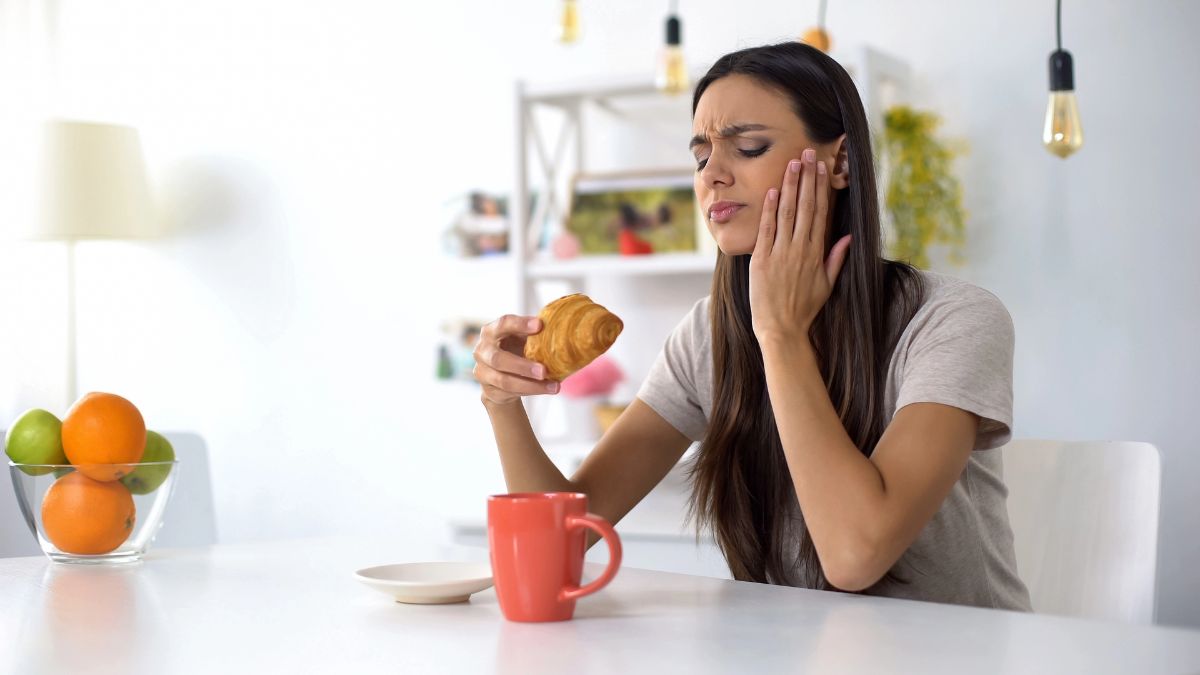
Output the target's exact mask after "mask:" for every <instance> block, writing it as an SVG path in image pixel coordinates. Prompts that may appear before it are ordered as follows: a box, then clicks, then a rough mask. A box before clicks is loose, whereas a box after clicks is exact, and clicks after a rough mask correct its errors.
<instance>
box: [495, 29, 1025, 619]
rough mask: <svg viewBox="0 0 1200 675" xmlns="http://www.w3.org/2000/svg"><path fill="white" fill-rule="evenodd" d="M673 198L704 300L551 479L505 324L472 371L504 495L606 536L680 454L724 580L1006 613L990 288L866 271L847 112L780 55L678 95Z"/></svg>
mask: <svg viewBox="0 0 1200 675" xmlns="http://www.w3.org/2000/svg"><path fill="white" fill-rule="evenodd" d="M692 111H693V115H692V117H693V125H692V126H693V133H694V134H695V136H694V138H693V139H692V141H691V145H690V149H691V150H692V152H693V153H694V157H695V159H696V163H697V170H696V177H695V190H696V195H697V198H698V199H699V201H700V204H701V205H702V206H703V207H704V209H705V211H706V212H707V213H708V216H709V220H708V228H709V232H710V233H711V234H712V236H713V238H714V239H715V240H716V243H717V246H718V248H719V254H718V259H717V265H716V271H715V274H714V277H713V285H712V294H711V296H709V297H708V298H705V299H703V300H701V301H700V302H698V303H696V305H695V306H694V307H693V308H692V310H691V312H690V313H689V314H688V315H687V317H685V318H684V320H683V321H682V322H681V323H680V324H679V326H678V327H677V328H676V329H675V331H674V332H673V333H672V334H671V336H670V337H669V338H668V339H667V342H666V345H665V346H664V347H663V350H662V353H661V354H660V355H659V358H658V360H657V361H656V362H655V364H654V366H653V367H652V369H651V371H650V374H649V376H648V377H647V379H646V381H645V382H644V383H643V384H642V386H641V389H640V390H639V392H638V396H637V398H636V399H635V400H634V401H633V403H632V404H631V405H630V406H629V407H628V409H627V410H626V411H625V412H624V413H623V414H622V415H621V417H620V418H619V419H618V420H617V421H616V422H615V423H614V424H613V425H612V427H611V428H610V429H609V431H608V432H607V433H606V434H605V435H604V437H603V438H602V439H601V440H600V442H599V443H598V444H597V446H596V448H595V450H594V451H593V452H592V453H591V454H590V455H589V456H588V458H587V459H586V461H585V462H584V463H583V465H582V466H581V467H580V468H579V470H578V471H577V472H576V474H575V475H574V476H573V477H572V478H571V479H570V480H568V479H567V478H565V477H564V476H563V475H562V474H561V473H560V472H559V471H558V470H557V469H556V468H555V467H554V465H553V464H552V463H551V462H550V460H549V459H548V458H547V457H546V455H545V453H544V452H543V451H542V450H541V448H540V446H539V444H538V441H537V439H536V438H535V437H534V434H533V432H532V430H531V429H530V426H529V420H528V418H527V417H526V415H525V412H524V407H523V406H522V405H521V401H520V399H521V397H522V396H526V395H535V394H545V393H550V394H553V393H556V392H557V384H555V383H552V382H549V383H548V382H545V381H543V380H542V377H543V374H544V369H543V367H542V366H541V365H540V364H535V363H531V362H529V361H527V360H525V359H524V358H522V357H521V354H522V348H523V345H524V342H525V338H526V337H527V336H528V335H531V334H533V333H536V332H537V331H538V330H539V329H540V326H539V325H538V323H539V322H538V321H537V319H536V318H530V317H514V316H506V317H504V318H502V319H500V320H498V321H496V322H494V323H492V324H490V325H489V326H487V327H486V328H485V329H484V331H483V333H482V335H481V337H480V340H479V342H478V344H477V346H476V350H475V355H476V362H477V365H476V369H475V374H476V377H477V378H478V379H479V381H480V383H481V384H482V385H483V395H482V399H483V403H484V406H485V407H486V409H487V411H488V413H489V416H490V418H491V421H492V426H493V428H494V430H495V434H496V440H497V443H498V445H499V449H500V455H501V461H502V464H503V467H504V475H505V480H506V481H507V483H508V487H509V489H510V490H512V491H543V490H575V491H580V492H584V493H586V494H587V495H588V497H589V499H590V501H591V508H592V510H593V511H594V512H596V513H598V514H600V515H602V516H604V517H606V518H608V519H609V520H610V521H612V522H616V521H618V520H619V519H620V518H621V517H622V516H624V515H625V514H626V513H628V512H629V510H630V509H632V508H633V506H634V505H636V504H637V502H638V501H639V500H641V499H642V497H644V496H645V495H646V493H648V492H649V491H650V490H651V489H652V488H653V487H654V485H656V484H657V483H658V482H659V481H660V480H661V479H662V478H663V477H664V476H665V475H666V473H667V472H668V471H669V470H670V469H671V467H672V466H673V465H674V464H675V463H676V462H677V461H678V460H679V459H680V457H681V456H682V454H683V452H684V451H685V450H686V449H687V448H688V447H689V445H690V443H691V441H693V440H695V441H700V442H701V446H700V449H699V451H698V454H697V457H696V461H695V463H694V464H693V465H692V466H691V471H690V472H691V478H692V484H693V490H692V503H691V507H692V513H693V515H694V516H696V518H697V521H698V525H699V526H702V527H709V528H711V530H712V531H713V534H714V536H715V538H716V541H717V543H718V545H719V546H720V548H721V550H722V552H723V553H724V555H725V559H726V561H727V562H728V563H729V568H730V570H731V572H732V573H733V576H734V578H736V579H741V580H747V581H758V582H765V583H776V584H788V585H795V586H803V587H808V588H821V589H837V590H843V591H851V592H863V593H868V594H873V595H884V596H892V597H903V598H912V599H919V600H930V601H939V602H952V603H959V604H970V605H978V606H987V607H1002V608H1008V609H1021V610H1028V609H1029V608H1030V605H1029V595H1028V592H1027V591H1026V589H1025V586H1024V585H1023V584H1022V582H1021V581H1020V579H1019V578H1018V577H1017V574H1016V563H1015V560H1014V555H1013V548H1012V534H1011V531H1010V529H1009V525H1008V518H1007V514H1006V510H1005V497H1006V490H1005V487H1004V484H1003V481H1002V479H1001V464H1000V462H1001V458H1000V454H999V452H1000V451H999V450H996V449H995V448H998V447H999V446H1001V445H1003V444H1004V443H1005V442H1006V441H1007V440H1008V439H1009V438H1010V436H1011V424H1012V353H1013V327H1012V322H1011V319H1010V318H1009V315H1008V312H1007V311H1006V310H1005V308H1004V306H1003V305H1002V304H1001V303H1000V302H999V300H997V299H996V298H995V296H993V295H991V294H989V293H987V292H986V291H983V290H981V289H978V288H976V287H974V286H971V285H969V284H967V283H965V282H962V281H959V280H956V279H953V278H950V277H946V276H942V275H938V274H933V273H928V272H919V271H917V270H915V269H913V268H912V267H909V266H907V265H904V264H901V263H898V262H893V261H889V260H885V259H884V258H882V255H881V245H880V227H879V216H878V201H877V198H876V190H875V174H874V168H873V166H872V158H871V152H870V143H869V139H868V132H867V122H866V116H865V114H864V112H863V107H862V102H861V101H860V100H859V98H858V94H857V91H856V90H855V88H854V84H853V82H852V81H851V79H850V77H849V76H848V75H847V73H846V72H845V70H843V69H842V68H841V66H839V65H838V64H837V63H836V62H835V61H833V60H832V59H831V58H829V57H828V56H826V55H825V54H823V53H822V52H820V51H819V50H816V49H813V48H811V47H808V46H806V45H803V44H799V43H785V44H779V45H771V46H765V47H757V48H751V49H745V50H742V51H738V52H735V53H732V54H729V55H727V56H724V57H722V58H721V59H719V60H718V61H717V62H716V64H715V65H713V67H712V68H711V69H710V70H709V72H708V74H707V75H706V76H705V77H704V78H703V79H702V80H701V81H700V82H699V83H698V84H697V86H696V92H695V95H694V98H693V102H692Z"/></svg>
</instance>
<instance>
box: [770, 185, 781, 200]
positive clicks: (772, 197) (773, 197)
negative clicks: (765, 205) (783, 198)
mask: <svg viewBox="0 0 1200 675" xmlns="http://www.w3.org/2000/svg"><path fill="white" fill-rule="evenodd" d="M778 198H779V190H776V189H775V188H771V189H770V190H767V199H770V200H771V201H775V200H776V199H778Z"/></svg>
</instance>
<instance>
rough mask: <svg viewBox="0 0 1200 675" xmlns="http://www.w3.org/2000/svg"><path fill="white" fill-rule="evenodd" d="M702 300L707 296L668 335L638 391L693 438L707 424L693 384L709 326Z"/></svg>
mask: <svg viewBox="0 0 1200 675" xmlns="http://www.w3.org/2000/svg"><path fill="white" fill-rule="evenodd" d="M705 302H707V298H706V299H704V300H701V301H700V302H698V303H696V305H695V306H694V307H692V311H691V312H689V313H688V315H687V316H685V317H684V318H683V320H682V321H680V322H679V325H677V326H676V327H675V329H674V330H672V331H671V334H670V335H669V336H667V341H666V343H665V344H664V345H663V347H662V350H661V351H660V352H659V353H658V357H657V358H656V359H655V361H654V365H652V366H651V367H650V372H649V374H647V375H646V379H645V381H643V382H642V386H641V388H640V389H639V390H638V393H637V397H638V398H640V399H641V400H642V401H643V402H644V403H645V404H646V405H648V406H650V407H651V408H653V409H654V411H655V412H657V413H658V414H659V415H660V416H662V418H663V419H665V420H666V421H667V422H668V423H669V424H670V425H671V426H673V427H675V428H676V429H678V430H679V432H680V433H682V434H683V435H685V436H687V437H688V438H690V439H692V440H693V441H699V440H701V439H702V438H704V431H705V429H706V428H707V427H708V422H707V420H706V419H705V417H704V410H703V409H702V408H701V407H700V395H699V392H698V391H697V387H696V380H697V377H696V365H697V359H699V358H708V357H707V356H706V355H702V354H700V353H698V352H699V349H700V348H701V346H702V345H703V343H704V335H705V331H707V330H708V325H707V323H706V321H705V320H704V312H703V311H702V310H703V309H704V306H703V303H705Z"/></svg>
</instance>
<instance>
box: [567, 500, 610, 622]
mask: <svg viewBox="0 0 1200 675" xmlns="http://www.w3.org/2000/svg"><path fill="white" fill-rule="evenodd" d="M576 527H585V528H587V529H589V530H593V531H595V532H596V534H598V535H600V536H601V537H603V538H604V543H606V544H608V567H607V568H605V570H604V574H601V575H600V576H599V577H598V578H597V579H596V580H595V581H593V582H592V583H590V584H588V585H586V586H583V587H582V588H581V587H579V586H573V587H567V588H564V589H562V591H560V592H559V594H558V601H559V602H566V601H567V600H575V599H576V598H582V597H583V596H585V595H591V594H592V593H595V592H596V591H598V590H600V589H601V588H604V587H605V586H607V585H608V582H610V581H612V580H613V577H615V576H617V568H619V567H620V566H621V539H620V538H619V537H617V533H616V532H615V531H614V530H613V528H612V525H609V524H608V521H607V520H605V519H603V518H601V517H600V516H597V515H596V514H594V513H588V514H586V515H582V516H567V528H568V529H574V528H576Z"/></svg>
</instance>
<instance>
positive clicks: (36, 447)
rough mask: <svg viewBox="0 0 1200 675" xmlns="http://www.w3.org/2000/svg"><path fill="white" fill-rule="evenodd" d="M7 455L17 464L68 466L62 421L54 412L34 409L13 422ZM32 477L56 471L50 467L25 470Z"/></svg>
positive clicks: (8, 435)
mask: <svg viewBox="0 0 1200 675" xmlns="http://www.w3.org/2000/svg"><path fill="white" fill-rule="evenodd" d="M4 452H6V453H7V454H8V457H9V459H11V460H12V461H13V462H15V463H17V464H66V463H67V456H66V454H64V453H63V445H62V422H61V421H60V420H59V419H58V418H57V417H55V416H54V413H51V412H47V411H45V410H41V409H39V408H33V409H32V410H26V411H25V413H24V414H23V415H21V416H20V417H18V418H17V421H16V422H13V425H12V428H10V429H9V430H8V434H7V435H6V436H5V439H4ZM21 470H22V471H24V472H25V473H27V474H29V475H30V476H41V475H44V474H47V473H50V472H51V471H53V469H51V468H49V467H39V468H33V467H21Z"/></svg>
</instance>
